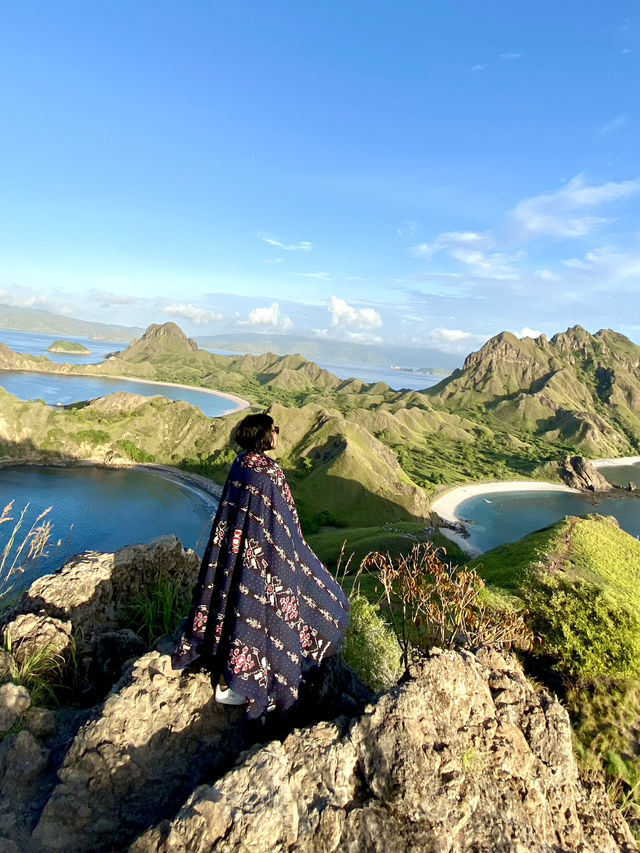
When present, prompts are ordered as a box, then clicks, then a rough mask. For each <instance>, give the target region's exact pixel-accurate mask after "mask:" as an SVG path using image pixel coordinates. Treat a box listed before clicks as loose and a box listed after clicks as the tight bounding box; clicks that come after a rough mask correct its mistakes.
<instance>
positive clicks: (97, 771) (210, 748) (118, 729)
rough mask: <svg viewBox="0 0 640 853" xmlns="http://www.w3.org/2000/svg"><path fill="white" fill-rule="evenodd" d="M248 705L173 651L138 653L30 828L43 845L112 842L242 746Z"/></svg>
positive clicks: (96, 850)
mask: <svg viewBox="0 0 640 853" xmlns="http://www.w3.org/2000/svg"><path fill="white" fill-rule="evenodd" d="M242 719H243V709H241V708H231V707H226V706H223V705H218V704H217V703H216V702H215V700H214V697H213V687H212V684H211V678H210V676H209V675H208V674H206V673H202V672H200V673H181V672H176V671H175V670H173V669H172V667H171V659H170V657H169V656H168V655H162V654H160V653H159V652H157V651H154V652H149V653H148V654H146V655H144V656H143V657H142V658H140V659H139V660H137V661H136V662H135V663H134V664H133V666H132V667H131V668H130V669H129V671H128V672H127V673H126V674H125V676H124V677H123V679H122V680H121V682H120V683H119V684H117V685H116V686H115V688H114V691H113V692H112V694H111V695H110V696H109V697H108V698H107V700H106V701H105V702H104V704H103V705H102V707H101V708H100V709H99V711H98V713H97V716H96V718H95V719H93V720H92V721H91V722H89V723H87V724H86V725H85V726H84V727H83V728H81V729H80V731H79V732H78V734H77V736H76V737H75V740H74V741H73V743H72V744H71V747H70V749H69V751H68V753H67V755H66V757H65V759H64V762H63V764H62V767H61V768H60V770H59V771H58V778H59V784H58V785H57V786H56V787H55V788H54V790H53V794H52V795H51V797H50V799H49V801H48V803H47V805H46V806H45V808H44V811H43V813H42V815H41V817H40V820H39V822H38V825H37V826H36V828H35V830H34V833H33V843H34V849H37V850H39V851H61V853H62V852H63V853H74V852H75V851H92V853H101V851H111V850H114V849H119V848H121V847H122V846H123V845H124V844H125V843H128V842H129V841H130V839H131V838H132V837H135V835H136V834H137V833H139V832H140V831H141V829H143V828H144V827H146V826H149V825H150V824H151V823H153V822H154V821H155V820H158V818H159V816H163V817H166V816H169V815H171V814H172V813H174V812H175V810H176V809H177V808H178V806H179V805H180V803H181V802H183V800H184V798H185V797H186V796H187V794H188V793H189V792H190V791H192V790H193V788H194V787H195V786H196V785H198V784H199V783H200V782H202V781H203V780H204V779H205V778H214V777H215V776H216V775H219V774H220V773H221V772H222V770H223V769H224V768H225V767H226V766H228V765H229V764H230V763H231V762H232V761H233V758H234V757H235V756H236V755H237V754H238V752H239V751H240V749H241V748H242V745H243V735H242V728H243V724H242Z"/></svg>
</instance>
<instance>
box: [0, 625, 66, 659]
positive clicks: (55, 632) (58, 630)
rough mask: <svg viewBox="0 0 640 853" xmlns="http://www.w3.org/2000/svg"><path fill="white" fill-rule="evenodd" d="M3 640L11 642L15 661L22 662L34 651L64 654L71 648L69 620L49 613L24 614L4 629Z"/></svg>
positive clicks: (35, 652)
mask: <svg viewBox="0 0 640 853" xmlns="http://www.w3.org/2000/svg"><path fill="white" fill-rule="evenodd" d="M3 637H4V641H5V643H7V644H10V646H11V651H12V654H13V656H14V658H15V659H16V661H17V662H18V663H23V662H24V661H25V660H26V659H27V658H29V657H31V656H32V655H34V654H38V653H44V654H48V655H50V656H51V657H53V658H55V657H56V656H61V657H62V656H64V655H65V654H67V652H69V650H70V649H71V646H72V643H73V640H72V638H71V622H63V621H62V620H61V619H54V618H52V617H51V616H36V614H35V613H23V614H20V615H19V616H17V617H16V618H15V619H14V620H13V621H12V622H10V623H9V624H8V625H6V626H5V628H4V630H3Z"/></svg>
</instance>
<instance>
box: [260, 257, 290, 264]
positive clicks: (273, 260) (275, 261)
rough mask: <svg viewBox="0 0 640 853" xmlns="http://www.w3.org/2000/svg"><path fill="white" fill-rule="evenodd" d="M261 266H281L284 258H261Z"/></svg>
mask: <svg viewBox="0 0 640 853" xmlns="http://www.w3.org/2000/svg"><path fill="white" fill-rule="evenodd" d="M260 263H261V264H283V263H284V258H261V259H260Z"/></svg>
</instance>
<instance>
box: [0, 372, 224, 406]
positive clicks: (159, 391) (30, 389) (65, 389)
mask: <svg viewBox="0 0 640 853" xmlns="http://www.w3.org/2000/svg"><path fill="white" fill-rule="evenodd" d="M0 387H2V388H4V389H5V391H8V392H9V393H10V394H13V396H14V397H17V398H18V399H19V400H44V402H45V403H47V404H48V405H49V406H57V405H61V406H66V405H68V404H69V403H77V402H79V401H81V400H93V399H94V398H96V397H106V395H107V394H113V393H115V392H116V391H126V392H127V393H128V394H141V395H142V396H143V397H155V396H157V395H161V396H162V397H167V398H168V399H169V400H184V401H185V402H187V403H191V404H192V405H194V406H197V407H198V408H199V409H200V410H201V411H202V412H204V414H205V415H207V416H208V417H210V418H217V417H219V416H220V415H222V414H225V413H226V412H229V411H234V410H235V409H237V408H238V406H237V404H236V403H234V402H233V401H232V400H228V399H227V398H226V397H220V396H217V395H216V394H214V393H209V394H208V393H206V392H205V391H198V390H197V389H191V388H174V387H173V386H171V385H152V384H150V383H148V382H138V381H137V380H136V381H131V380H127V379H112V378H107V377H104V376H67V375H65V374H61V373H26V372H22V371H11V370H0Z"/></svg>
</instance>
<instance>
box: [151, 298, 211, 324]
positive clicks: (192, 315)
mask: <svg viewBox="0 0 640 853" xmlns="http://www.w3.org/2000/svg"><path fill="white" fill-rule="evenodd" d="M162 312H163V313H164V314H170V315H171V316H173V317H183V318H184V319H185V320H191V322H192V323H195V324H196V325H197V326H206V325H207V324H208V323H215V322H217V321H219V320H222V314H215V313H214V312H213V311H205V310H204V308H196V307H195V305H191V304H190V303H178V302H174V303H173V304H172V305H167V306H166V308H163V309H162Z"/></svg>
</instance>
